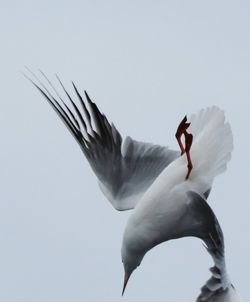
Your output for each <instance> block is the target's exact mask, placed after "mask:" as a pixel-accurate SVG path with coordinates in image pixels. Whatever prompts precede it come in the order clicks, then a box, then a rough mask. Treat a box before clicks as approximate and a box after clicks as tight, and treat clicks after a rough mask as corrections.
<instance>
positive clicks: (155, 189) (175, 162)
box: [29, 73, 234, 302]
mask: <svg viewBox="0 0 250 302" xmlns="http://www.w3.org/2000/svg"><path fill="white" fill-rule="evenodd" d="M42 75H43V77H44V80H45V81H46V83H47V84H46V85H45V84H44V83H43V81H41V80H40V79H39V78H38V77H37V76H36V75H34V74H33V76H34V80H31V79H30V78H29V80H31V82H32V83H33V84H34V85H35V87H36V88H37V89H38V90H39V91H40V92H41V94H42V95H43V96H44V97H45V99H46V100H47V101H48V102H49V104H50V105H51V106H52V108H53V109H54V110H55V112H56V113H57V114H58V116H59V117H60V118H61V120H62V121H63V122H64V123H65V125H66V126H67V128H68V129H69V131H70V132H71V134H72V135H73V137H74V138H75V139H76V141H77V143H78V144H79V146H80V148H81V150H82V152H83V153H84V155H85V157H86V158H87V160H88V162H89V164H90V166H91V167H92V169H93V171H94V172H95V174H96V176H97V178H98V183H99V186H100V188H101V190H102V192H103V193H104V195H105V196H106V197H107V199H108V200H109V201H110V202H111V204H112V205H113V206H114V208H115V209H117V210H119V211H123V210H129V209H134V210H133V211H132V214H131V216H130V218H129V220H128V222H127V225H126V227H125V231H124V236H123V242H122V249H121V254H122V262H123V266H124V272H125V274H124V285H123V292H122V294H123V293H124V290H125V288H126V285H127V282H128V280H129V278H130V276H131V274H132V272H133V271H134V270H135V269H136V268H137V267H138V266H139V265H140V264H141V262H142V260H143V257H144V256H145V254H146V253H147V252H148V251H149V250H150V249H152V248H153V247H155V246H156V245H158V244H160V243H162V242H165V241H168V240H172V239H177V238H181V237H186V236H194V237H198V238H200V239H202V240H203V241H204V242H205V244H206V245H207V249H208V251H209V252H210V254H211V255H212V257H213V259H214V262H215V267H216V268H218V269H221V270H220V273H221V274H222V275H223V278H220V277H222V275H221V274H220V273H218V271H217V270H216V269H214V271H216V272H217V275H216V274H215V272H213V277H212V278H217V279H221V283H220V287H219V288H222V291H225V290H227V289H228V288H229V290H228V291H230V292H234V289H233V287H232V286H231V285H230V283H229V281H228V279H227V278H226V277H225V278H224V273H225V269H222V267H221V263H219V261H218V258H217V252H218V251H219V252H220V253H222V250H223V249H222V247H220V246H219V244H222V243H221V242H222V241H223V240H222V238H221V236H220V234H222V233H221V232H218V230H217V229H216V228H218V223H215V222H217V220H216V218H215V216H214V214H213V212H212V210H211V209H210V207H209V206H208V204H207V202H206V198H207V197H208V195H209V192H210V189H211V186H212V183H213V180H214V178H215V176H217V175H218V174H220V173H221V172H223V171H224V170H225V169H226V166H227V163H228V161H229V159H230V156H231V152H232V149H233V138H232V133H231V129H230V126H229V124H228V123H225V117H224V113H223V111H222V110H221V109H219V108H217V107H210V108H207V109H202V110H200V111H199V112H198V113H197V114H192V115H190V116H189V117H186V116H185V117H184V119H183V120H182V121H181V123H180V124H179V126H178V128H177V131H176V139H177V141H178V143H179V146H180V150H181V152H178V151H175V150H171V149H169V148H168V147H163V146H158V145H153V144H150V143H144V142H139V141H136V140H134V139H132V138H131V137H126V138H125V139H123V138H122V136H121V135H120V133H119V131H118V130H117V129H116V127H115V126H114V124H113V123H110V122H109V121H108V119H107V118H106V116H105V115H104V114H102V113H101V112H100V111H99V109H98V108H97V106H96V104H95V103H93V102H92V100H91V99H90V97H89V96H88V94H87V92H86V91H85V98H83V97H82V96H81V94H80V93H79V91H78V89H77V88H76V86H75V84H74V83H72V85H73V89H74V91H75V96H76V97H77V98H78V101H79V105H77V104H76V102H75V101H74V100H73V97H72V96H71V95H70V94H69V93H68V91H67V90H66V89H65V87H64V86H63V84H62V82H61V81H60V79H59V78H58V81H59V83H60V84H61V87H62V90H63V93H64V94H65V97H66V98H67V99H68V101H67V102H66V101H65V100H64V98H63V97H62V96H61V95H60V94H59V93H58V91H57V90H56V89H55V88H54V86H53V85H52V83H51V82H50V80H49V79H48V78H47V77H46V76H45V75H44V74H43V73H42ZM183 138H184V143H183ZM218 233H219V235H218ZM218 263H219V264H218ZM217 264H218V265H217ZM219 265H220V266H219ZM215 275H216V276H217V277H216V276H215ZM212 280H213V279H212ZM209 286H210V283H209V282H208V284H207V285H206V287H207V288H208V289H209V291H211V292H212V294H211V295H210V296H209V295H207V290H206V289H205V288H204V289H203V290H202V293H201V296H200V298H198V299H200V300H197V301H209V302H210V301H211V302H212V301H224V300H211V299H212V298H211V297H212V295H213V292H214V288H210V287H209ZM219 288H218V289H219ZM215 292H216V295H217V292H218V291H216V290H215ZM219 292H221V291H219ZM207 297H208V298H207ZM205 299H207V300H205ZM209 299H210V300H209ZM225 301H226V300H225Z"/></svg>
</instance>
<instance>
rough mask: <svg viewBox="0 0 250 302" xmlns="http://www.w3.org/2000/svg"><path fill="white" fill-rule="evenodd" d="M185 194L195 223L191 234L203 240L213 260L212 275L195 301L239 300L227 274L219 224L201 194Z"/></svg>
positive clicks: (231, 301)
mask: <svg viewBox="0 0 250 302" xmlns="http://www.w3.org/2000/svg"><path fill="white" fill-rule="evenodd" d="M187 195H188V197H189V200H190V203H189V210H190V214H191V216H193V219H192V220H193V221H194V224H196V226H195V228H194V230H195V229H196V231H194V232H193V234H194V235H195V236H197V237H199V238H201V239H202V240H203V241H204V243H205V245H206V249H207V251H208V253H209V254H210V255H211V257H212V258H213V261H214V266H213V267H212V268H210V271H211V273H212V276H211V278H210V279H209V280H208V281H207V282H206V283H205V285H204V286H203V287H202V288H201V293H200V295H199V297H198V298H197V300H196V302H202V301H203V302H240V301H241V300H240V298H239V296H238V294H237V292H236V290H235V288H234V286H233V285H232V284H231V281H230V280H229V277H228V274H227V270H226V262H225V247H224V236H223V232H222V229H221V227H220V224H219V222H218V220H217V218H216V216H215V214H214V212H213V210H212V209H211V208H210V206H209V205H208V203H207V202H206V200H205V199H204V198H203V197H202V196H200V195H199V194H197V193H195V192H193V191H189V192H187ZM204 195H206V194H204ZM197 226H198V227H197Z"/></svg>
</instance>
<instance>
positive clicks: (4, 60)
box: [0, 0, 250, 302]
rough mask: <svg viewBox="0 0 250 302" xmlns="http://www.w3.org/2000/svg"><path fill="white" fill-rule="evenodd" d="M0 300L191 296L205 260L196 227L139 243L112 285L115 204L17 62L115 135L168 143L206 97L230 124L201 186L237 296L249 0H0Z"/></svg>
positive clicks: (244, 247)
mask: <svg viewBox="0 0 250 302" xmlns="http://www.w3.org/2000/svg"><path fill="white" fill-rule="evenodd" d="M1 4H2V5H1V10H0V33H1V42H2V43H1V56H0V66H1V68H0V91H1V99H0V104H1V110H0V138H1V140H0V149H1V153H0V154H1V155H0V158H1V173H0V183H1V185H0V284H1V290H0V300H1V301H6V302H34V301H35V302H40V301H41V302H45V301H46V302H55V301H60V302H68V301H74V302H80V301H109V302H114V301H115V302H117V301H124V302H131V301H145V302H151V301H152V300H154V301H159V302H161V301H195V299H196V297H197V296H198V294H199V292H200V287H201V286H202V285H203V284H204V283H205V281H206V280H207V279H208V278H209V276H210V274H209V271H208V268H209V267H210V266H212V261H211V259H210V257H209V255H208V254H207V253H206V251H205V249H204V248H203V246H202V243H201V241H199V240H198V239H191V238H185V239H180V240H175V241H171V242H167V243H164V244H162V245H159V246H157V247H156V248H154V249H153V250H152V251H150V252H149V253H148V254H147V255H146V257H145V259H144V260H143V263H142V265H141V266H140V268H138V269H137V270H136V272H135V273H134V274H133V276H132V277H131V280H130V282H129V284H128V287H127V290H126V293H125V296H124V297H121V290H122V283H123V266H122V263H121V256H120V249H121V240H122V234H123V230H124V227H125V225H126V221H127V219H128V217H129V215H130V214H131V212H122V213H121V212H116V211H115V210H114V209H113V208H112V206H111V205H110V204H109V202H107V201H106V199H105V197H104V196H103V195H102V193H101V191H100V190H99V188H98V185H97V181H96V177H95V176H94V174H93V173H92V171H91V169H90V167H89V165H88V163H87V161H86V160H85V158H84V156H83V154H82V153H81V151H80V149H79V147H78V146H77V144H76V143H75V141H74V139H73V138H72V137H71V135H70V133H69V132H68V131H67V130H66V128H65V126H64V125H63V123H62V122H61V121H60V120H59V119H58V117H57V116H56V114H55V113H54V112H53V110H52V109H51V108H50V107H49V105H48V104H47V103H46V102H45V100H44V99H43V98H42V97H41V95H40V94H39V93H38V92H37V91H36V90H35V89H34V87H32V85H30V83H29V82H28V81H27V80H26V79H25V78H24V77H23V75H22V73H21V72H22V71H24V70H25V66H28V67H29V68H31V69H32V70H33V71H34V72H36V73H37V72H38V69H42V70H43V71H44V72H45V73H46V74H47V75H48V76H49V77H50V79H51V80H53V81H55V74H58V75H59V76H60V77H61V79H62V80H63V82H64V84H65V86H66V87H67V88H68V89H69V90H70V91H71V92H72V88H71V81H72V80H73V81H74V82H75V83H76V85H77V87H78V88H79V91H81V92H83V90H84V89H86V90H87V91H88V93H89V95H90V96H91V97H92V99H93V100H94V101H95V102H96V104H97V105H98V106H99V108H100V109H101V111H103V112H105V114H106V115H107V116H108V118H109V120H111V121H112V122H114V124H115V125H116V127H117V128H118V129H119V131H120V132H121V134H122V135H123V136H126V135H130V136H132V137H133V138H134V139H138V140H142V141H148V142H153V143H158V144H162V145H168V146H170V147H171V148H173V149H177V148H178V146H177V143H176V141H175V137H174V133H175V130H176V127H177V125H178V123H179V121H180V120H181V119H182V118H183V116H184V115H185V114H189V113H192V112H197V111H198V110H199V109H200V108H205V107H208V106H211V105H217V106H219V107H221V108H222V109H224V110H225V113H226V117H227V120H228V121H229V122H230V124H231V127H232V131H233V135H234V152H233V155H232V159H231V162H230V163H229V165H228V170H227V171H226V173H224V174H223V175H220V176H219V177H218V178H216V180H215V182H214V186H213V190H212V192H211V195H210V198H209V204H210V205H211V207H212V208H213V210H214V211H215V213H216V215H217V217H218V219H219V221H220V223H221V226H222V229H223V231H224V234H225V241H226V260H227V268H228V273H229V275H230V277H231V280H232V282H233V284H234V286H235V287H236V288H237V290H238V291H239V293H240V294H241V296H242V297H243V298H244V299H245V300H246V301H247V299H248V296H249V293H248V289H249V275H248V271H249V267H250V260H249V254H250V238H249V230H250V219H249V214H250V205H249V168H250V164H249V158H248V152H249V150H250V140H249V113H250V101H249V99H250V39H249V30H250V18H249V15H250V3H249V1H241V0H239V1H230V0H229V1H228V0H227V1H225V0H221V1H215V0H211V1H198V0H190V1H184V0H182V1H180V0H179V1H178V0H177V1H168V0H165V1H163V0H156V1H149V0H144V1H142V0H134V1H131V0H130V1H129V0H128V1H124V0H123V1H120V0H119V1H114V0H113V1H111V0H107V1H95V0H92V1H90V0H88V1H87V0H81V1H77V0H72V1H58V0H54V1H48V0H43V1H34V0H33V1H26V0H23V1H15V0H14V1H8V2H7V1H2V3H1Z"/></svg>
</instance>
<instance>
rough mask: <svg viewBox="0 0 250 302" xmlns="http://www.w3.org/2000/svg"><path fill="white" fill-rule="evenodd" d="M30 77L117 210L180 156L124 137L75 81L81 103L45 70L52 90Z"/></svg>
mask: <svg viewBox="0 0 250 302" xmlns="http://www.w3.org/2000/svg"><path fill="white" fill-rule="evenodd" d="M32 75H33V76H34V77H35V80H36V81H33V80H31V79H30V78H28V79H29V80H30V81H31V82H32V83H33V84H34V85H35V87H36V88H37V89H38V90H39V91H40V92H41V93H42V95H43V96H44V97H45V99H46V100H47V101H48V102H49V104H50V105H51V106H52V108H53V109H54V110H55V112H56V113H57V114H58V116H59V117H60V118H61V120H62V121H63V122H64V124H65V125H66V126H67V128H68V130H69V131H70V132H71V134H72V135H73V137H74V138H75V140H76V141H77V143H78V144H79V146H80V148H81V150H82V152H83V153H84V155H85V157H86V158H87V160H88V162H89V164H90V166H91V168H92V169H93V171H94V172H95V174H96V176H97V178H98V182H99V185H100V188H101V190H102V192H103V193H104V195H105V196H106V197H107V199H108V200H109V201H110V202H111V204H112V205H113V206H114V208H115V209H117V210H120V211H122V210H128V209H132V208H134V207H135V205H136V203H137V202H138V200H139V199H140V197H141V196H142V195H143V193H144V192H145V191H146V190H147V188H148V187H149V186H150V185H151V184H152V183H153V181H154V180H155V179H156V178H157V176H158V175H159V174H160V173H161V172H162V171H163V170H164V168H165V167H166V166H167V165H169V163H170V162H172V161H173V160H174V159H176V158H177V157H178V156H179V152H177V151H173V150H170V149H168V148H167V147H162V146H158V145H153V144H150V143H143V142H139V141H136V140H133V139H132V138H130V137H126V138H125V140H123V139H122V136H121V134H120V133H119V131H118V130H117V129H116V127H115V126H114V124H113V123H110V122H109V121H108V119H107V118H106V116H105V115H104V114H102V113H101V112H100V111H99V109H98V108H97V106H96V104H95V103H93V102H92V101H91V99H90V97H89V96H88V94H87V92H86V91H85V92H84V94H85V98H83V97H82V96H81V94H80V93H79V91H78V90H77V88H76V86H75V85H74V83H73V82H72V84H73V89H74V92H75V97H77V99H78V105H77V104H76V102H75V101H74V100H73V98H72V97H71V96H70V94H69V93H68V92H67V91H66V89H65V88H64V86H63V84H62V83H61V81H60V79H59V78H58V77H57V79H58V81H59V83H60V85H61V87H62V90H63V92H64V94H65V97H66V98H67V100H68V104H67V103H66V102H65V101H64V100H63V98H62V97H61V96H60V95H59V93H58V92H57V90H56V89H55V88H54V86H53V85H52V84H51V82H50V81H49V80H48V78H47V77H46V76H45V75H44V74H43V73H42V75H43V77H44V78H45V80H46V81H47V84H48V87H49V88H50V90H51V91H52V92H51V91H50V90H49V89H48V88H47V87H46V86H45V85H44V84H43V82H42V81H41V80H39V78H38V77H36V76H35V75H34V74H32Z"/></svg>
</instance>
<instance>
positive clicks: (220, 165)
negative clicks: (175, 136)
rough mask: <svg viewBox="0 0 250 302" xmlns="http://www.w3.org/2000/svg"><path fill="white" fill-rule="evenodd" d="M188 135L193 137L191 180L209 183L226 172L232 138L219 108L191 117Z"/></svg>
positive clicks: (231, 148) (231, 147)
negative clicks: (195, 179) (204, 180)
mask: <svg viewBox="0 0 250 302" xmlns="http://www.w3.org/2000/svg"><path fill="white" fill-rule="evenodd" d="M188 121H189V122H190V123H191V125H190V128H189V132H190V133H192V134H193V145H192V148H191V157H192V160H193V166H194V168H193V171H192V177H193V178H195V177H199V178H201V177H204V178H206V181H207V182H209V183H212V182H213V179H214V177H215V176H217V175H218V174H221V173H222V172H224V171H225V169H226V167H227V163H228V161H229V160H230V158H231V152H232V150H233V136H232V132H231V127H230V125H229V123H226V122H225V115H224V112H223V111H222V110H221V109H219V108H218V107H215V106H213V107H209V108H207V109H203V110H201V111H200V112H199V113H198V114H196V115H191V116H190V117H189V118H188Z"/></svg>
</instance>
